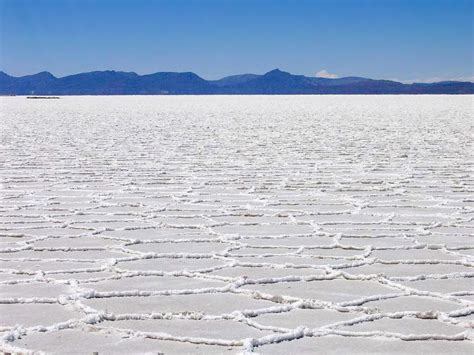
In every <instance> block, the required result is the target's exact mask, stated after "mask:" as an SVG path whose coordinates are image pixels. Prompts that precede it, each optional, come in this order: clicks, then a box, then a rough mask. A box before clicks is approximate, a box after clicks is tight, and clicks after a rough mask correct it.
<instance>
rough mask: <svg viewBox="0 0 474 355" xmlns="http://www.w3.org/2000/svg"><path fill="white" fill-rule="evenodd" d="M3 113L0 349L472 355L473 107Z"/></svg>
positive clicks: (55, 104) (254, 100)
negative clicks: (369, 350) (441, 354)
mask: <svg viewBox="0 0 474 355" xmlns="http://www.w3.org/2000/svg"><path fill="white" fill-rule="evenodd" d="M0 102H1V105H2V109H1V110H0V115H1V130H0V133H1V142H0V144H1V149H0V162H1V164H0V179H1V194H0V201H1V204H0V334H1V339H2V343H1V345H0V346H1V347H2V350H4V351H10V352H11V351H24V352H28V351H36V350H40V351H46V352H59V353H75V352H82V353H85V352H87V353H91V352H99V353H120V352H124V353H130V352H134V351H136V352H148V351H153V352H162V353H205V354H214V353H215V354H222V353H242V352H244V353H252V352H258V353H262V354H267V353H268V354H269V353H272V354H275V353H285V354H288V353H313V352H314V351H315V349H320V350H321V352H322V353H331V352H338V353H344V352H345V353H347V352H350V351H353V352H357V351H358V350H361V351H365V349H366V348H367V347H372V346H373V347H374V348H375V349H377V351H379V352H384V351H386V352H397V351H408V352H409V351H411V350H412V351H413V352H424V353H425V352H426V353H427V352H433V353H436V352H437V350H438V351H440V350H443V351H445V352H452V353H467V352H470V351H472V350H473V347H472V333H471V332H470V329H471V328H472V327H473V313H474V305H473V301H474V297H473V296H474V290H473V282H472V280H473V279H472V277H473V276H474V273H473V269H472V267H473V256H474V239H473V237H474V208H473V202H474V200H473V197H472V196H473V177H472V146H471V145H472V139H471V137H470V136H469V134H471V133H472V130H471V129H472V121H471V120H472V98H470V97H469V96H458V97H442V96H423V97H418V96H417V97H409V96H398V97H391V96H380V97H371V96H360V97H356V96H341V97H333V96H327V97H324V96H323V97H318V96H308V97H304V96H294V97H285V96H279V97H120V98H115V97H63V98H61V99H60V100H46V101H41V100H25V99H24V98H22V97H14V98H1V101H0ZM364 344H365V345H364ZM410 344H411V345H410ZM410 349H411V350H410ZM323 350H324V351H323Z"/></svg>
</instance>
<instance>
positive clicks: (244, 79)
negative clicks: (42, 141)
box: [0, 69, 474, 95]
mask: <svg viewBox="0 0 474 355" xmlns="http://www.w3.org/2000/svg"><path fill="white" fill-rule="evenodd" d="M31 94H34V95H166V94H172V95H190V94H194V95H202V94H248V95H252V94H267V95H272V94H474V83H471V82H457V81H443V82H439V83H430V84H426V83H414V84H402V83H399V82H396V81H390V80H374V79H368V78H360V77H346V78H338V79H327V78H316V77H307V76H304V75H293V74H290V73H287V72H284V71H281V70H278V69H275V70H272V71H269V72H268V73H266V74H263V75H257V74H243V75H232V76H229V77H225V78H222V79H220V80H205V79H203V78H201V77H199V76H198V75H196V74H194V73H191V72H186V73H172V72H159V73H154V74H148V75H138V74H136V73H133V72H119V71H110V70H108V71H95V72H89V73H81V74H76V75H69V76H65V77H62V78H56V77H55V76H53V75H52V74H51V73H48V72H41V73H38V74H34V75H27V76H23V77H13V76H10V75H8V74H6V73H4V72H0V95H31Z"/></svg>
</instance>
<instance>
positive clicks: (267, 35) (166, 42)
mask: <svg viewBox="0 0 474 355" xmlns="http://www.w3.org/2000/svg"><path fill="white" fill-rule="evenodd" d="M473 4H474V1H472V0H321V1H318V0H313V1H309V0H293V1H291V0H173V1H171V0H0V16H1V17H0V69H1V70H3V71H5V72H7V73H9V74H11V75H16V76H18V75H26V74H32V73H36V72H39V71H43V70H47V71H50V72H52V73H53V74H54V75H56V76H64V75H68V74H73V73H78V72H84V71H92V70H105V69H112V70H124V71H135V72H137V73H139V74H145V73H152V72H157V71H194V72H196V73H197V74H199V75H200V76H202V77H204V78H206V79H215V78H219V77H223V76H226V75H231V74H237V73H264V72H266V71H269V70H271V69H274V68H280V69H282V70H286V71H290V72H292V73H295V74H305V75H316V73H318V72H320V74H319V75H327V76H330V75H331V74H333V75H337V76H349V75H357V76H366V77H372V78H387V79H398V80H403V81H409V80H437V79H440V80H441V79H458V78H471V79H472V77H473V75H474V64H473V57H474V35H473V21H474V20H473Z"/></svg>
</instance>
